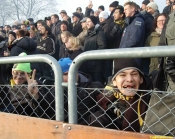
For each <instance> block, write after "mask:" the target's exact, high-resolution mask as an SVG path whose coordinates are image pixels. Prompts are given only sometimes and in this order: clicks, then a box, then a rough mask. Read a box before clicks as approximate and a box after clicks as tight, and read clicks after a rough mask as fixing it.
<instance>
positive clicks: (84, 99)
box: [46, 73, 104, 125]
mask: <svg viewBox="0 0 175 139" xmlns="http://www.w3.org/2000/svg"><path fill="white" fill-rule="evenodd" d="M77 87H78V89H77V111H78V123H79V124H84V125H87V124H88V121H89V115H90V114H91V113H93V112H95V111H96V110H97V107H96V106H95V105H96V96H97V95H98V94H99V92H98V91H92V90H86V89H85V88H103V87H104V86H103V85H102V84H101V83H100V82H92V80H91V77H90V76H89V75H87V74H84V73H78V86H77ZM52 91H53V92H52V94H55V93H54V90H52ZM50 95H51V93H50ZM52 99H53V101H52V103H50V104H49V103H48V105H49V106H52V108H51V107H49V109H50V110H49V112H50V113H48V115H50V114H51V113H52V114H55V112H54V110H55V101H54V100H55V97H54V96H52ZM49 101H50V99H49ZM51 111H53V112H51ZM64 111H65V114H64V118H65V119H64V121H65V122H67V121H68V90H67V88H64ZM46 114H47V113H46Z"/></svg>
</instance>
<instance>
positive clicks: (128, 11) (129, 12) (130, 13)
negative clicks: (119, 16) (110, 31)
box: [124, 5, 135, 17]
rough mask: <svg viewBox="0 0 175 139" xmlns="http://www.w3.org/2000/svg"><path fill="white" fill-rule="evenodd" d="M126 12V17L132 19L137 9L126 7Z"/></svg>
mask: <svg viewBox="0 0 175 139" xmlns="http://www.w3.org/2000/svg"><path fill="white" fill-rule="evenodd" d="M124 12H125V16H126V17H132V16H133V15H134V13H135V8H134V7H131V6H130V5H126V6H125V7H124Z"/></svg>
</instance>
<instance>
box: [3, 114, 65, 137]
mask: <svg viewBox="0 0 175 139" xmlns="http://www.w3.org/2000/svg"><path fill="white" fill-rule="evenodd" d="M0 121H1V122H0V139H62V131H63V128H62V125H63V123H61V122H57V121H52V120H45V119H40V118H32V117H27V116H20V115H15V114H8V113H0Z"/></svg>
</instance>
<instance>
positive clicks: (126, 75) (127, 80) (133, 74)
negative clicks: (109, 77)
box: [113, 68, 143, 97]
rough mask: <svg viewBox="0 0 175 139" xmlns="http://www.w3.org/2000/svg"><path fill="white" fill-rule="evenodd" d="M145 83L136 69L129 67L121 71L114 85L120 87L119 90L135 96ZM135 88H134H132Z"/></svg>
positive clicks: (124, 93)
mask: <svg viewBox="0 0 175 139" xmlns="http://www.w3.org/2000/svg"><path fill="white" fill-rule="evenodd" d="M141 83H143V78H142V77H141V76H140V74H139V72H138V71H137V70H136V69H132V68H131V69H127V70H124V71H122V72H120V73H119V74H118V75H117V76H116V77H115V78H114V80H113V85H114V86H115V87H117V88H118V89H119V91H120V92H121V93H122V94H123V95H126V96H130V97H132V96H134V95H135V94H136V92H137V91H135V89H136V90H138V89H139V87H140V84H141ZM132 89H134V90H132Z"/></svg>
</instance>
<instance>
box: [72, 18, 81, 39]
mask: <svg viewBox="0 0 175 139" xmlns="http://www.w3.org/2000/svg"><path fill="white" fill-rule="evenodd" d="M82 31H83V29H82V26H81V23H80V20H79V21H78V22H77V23H76V24H75V25H73V24H72V31H71V33H72V34H73V35H74V36H75V37H77V36H78V35H79V34H80V33H81V32H82Z"/></svg>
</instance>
